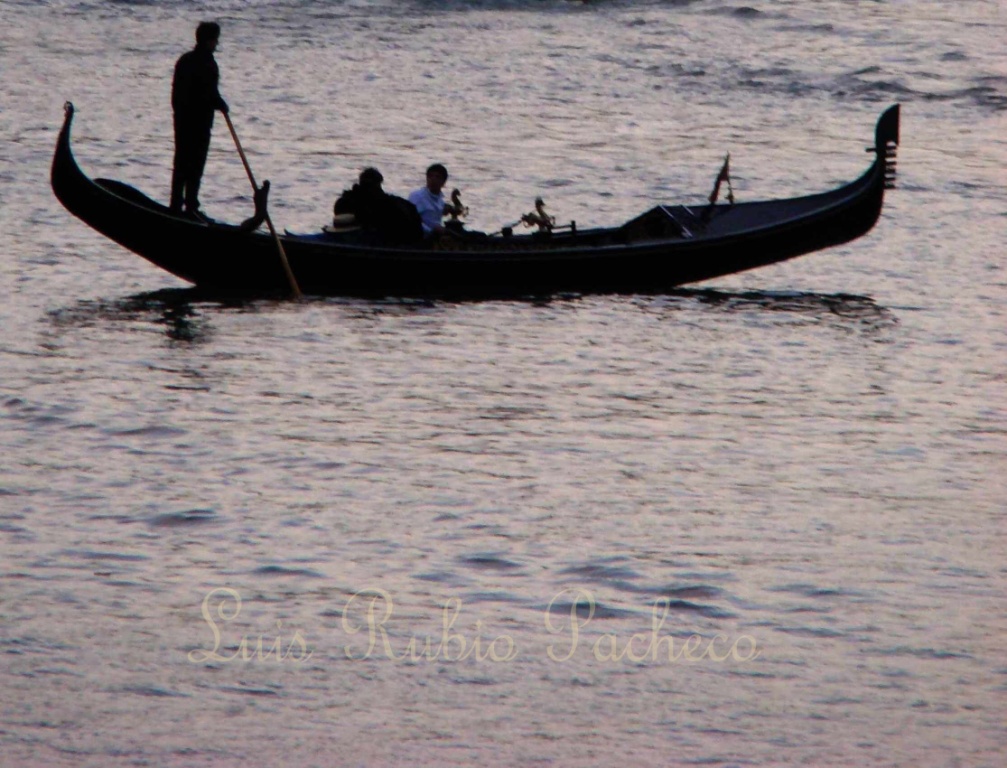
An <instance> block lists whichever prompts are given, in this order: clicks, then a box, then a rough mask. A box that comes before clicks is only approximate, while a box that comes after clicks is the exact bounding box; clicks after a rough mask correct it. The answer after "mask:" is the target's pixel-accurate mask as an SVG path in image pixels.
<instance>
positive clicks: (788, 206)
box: [51, 103, 899, 296]
mask: <svg viewBox="0 0 1007 768" xmlns="http://www.w3.org/2000/svg"><path fill="white" fill-rule="evenodd" d="M73 114H74V109H73V105H72V104H69V103H68V104H67V105H66V110H65V119H64V122H63V128H62V130H61V131H60V134H59V138H58V140H57V143H56V152H55V156H54V158H53V163H52V175H51V181H52V188H53V191H54V193H55V195H56V197H57V198H58V199H59V200H60V202H61V203H62V204H63V205H64V206H65V207H66V208H67V210H69V211H70V212H71V213H72V214H74V215H75V216H77V217H78V218H80V219H81V220H82V221H83V222H84V223H86V224H87V225H88V226H90V227H92V228H93V229H95V230H97V231H98V232H100V233H102V234H103V235H105V236H106V237H108V238H110V239H112V240H114V241H115V242H117V243H119V244H120V245H122V246H124V247H125V248H128V249H129V250H131V251H133V252H134V253H137V254H139V255H140V256H142V257H143V258H145V259H147V260H148V261H150V262H151V263H153V264H155V265H156V266H158V267H160V268H161V269H164V270H166V271H168V272H170V273H171V274H173V275H175V276H177V277H179V278H181V279H182V280H185V281H187V282H189V283H192V284H194V285H196V286H198V287H199V288H201V289H208V290H210V291H221V292H241V293H245V292H247V293H262V294H267V293H282V292H285V291H286V290H287V287H288V276H287V274H286V273H285V271H284V268H283V265H282V263H281V259H280V257H279V255H278V249H277V241H276V239H274V237H271V236H270V235H269V234H268V233H266V232H263V231H260V230H258V229H257V228H256V225H257V224H258V223H259V222H261V219H262V218H263V217H262V213H263V212H264V211H259V212H258V215H257V217H253V219H252V220H250V221H249V222H245V223H244V225H228V224H222V223H218V222H204V221H198V220H194V219H191V218H188V217H186V216H183V215H175V214H173V213H172V212H171V211H169V209H168V208H167V207H166V206H164V205H162V204H160V203H158V202H155V201H154V200H151V199H150V198H148V197H147V196H145V195H144V194H143V193H141V192H139V191H138V190H136V189H135V188H133V187H130V186H128V185H126V184H123V183H121V182H118V181H112V180H108V179H94V180H92V179H90V178H88V177H87V176H86V175H85V174H84V173H83V172H82V171H81V169H80V167H79V166H78V165H77V162H76V160H75V159H74V156H73V151H72V149H71V147H70V128H71V123H72V121H73ZM898 142H899V105H897V104H896V105H894V106H892V107H890V108H889V109H887V110H886V111H885V112H884V113H883V114H882V115H881V117H880V119H879V120H878V123H877V126H876V129H875V139H874V146H873V147H870V148H868V151H872V152H874V160H873V163H872V164H871V166H870V167H869V168H868V169H867V170H866V171H865V172H864V174H863V175H862V176H860V178H858V179H856V180H855V181H852V182H850V183H848V184H846V185H844V186H841V187H839V188H837V189H834V190H832V191H829V192H824V193H820V194H815V195H808V196H804V197H795V198H789V199H783V200H767V201H758V202H738V203H734V202H717V201H716V199H714V200H713V201H712V202H710V203H708V204H707V203H704V204H703V205H701V206H686V205H657V206H655V207H653V208H651V209H650V210H648V211H646V212H644V213H642V214H641V215H639V216H637V217H635V218H633V219H631V220H630V221H627V222H626V223H625V224H622V225H621V226H618V227H607V228H596V229H587V228H578V227H576V226H567V227H565V228H560V227H552V226H550V222H549V220H548V216H547V215H545V212H544V211H543V210H542V209H541V208H539V213H540V214H542V216H541V217H536V216H531V215H529V216H531V218H530V219H529V220H531V221H536V222H537V223H538V224H539V227H538V230H537V231H534V232H528V233H522V234H519V233H516V232H513V231H508V229H504V230H503V231H501V232H499V233H495V234H492V235H487V234H483V233H477V232H467V231H464V230H461V231H458V232H456V233H455V234H454V235H452V236H449V237H444V238H440V239H439V240H438V241H437V242H436V243H435V244H420V245H411V246H391V245H388V244H384V243H382V241H381V239H380V237H379V236H377V235H375V233H372V232H362V231H360V230H354V229H353V228H352V227H351V228H348V229H346V230H345V231H329V232H320V233H311V234H303V235H302V234H294V233H290V232H286V233H284V234H280V235H279V236H278V239H279V241H280V242H282V246H283V251H284V252H285V255H286V258H287V260H288V262H289V266H290V268H291V270H292V272H293V274H294V276H296V281H297V283H298V285H299V286H300V288H301V290H302V291H303V292H304V293H306V294H309V295H346V296H351V295H353V296H375V295H378V296H452V295H454V296H480V295H493V296H506V295H514V296H527V295H551V294H557V293H633V292H641V293H655V292H661V291H664V290H669V289H672V288H674V287H676V286H681V285H685V284H689V283H696V282H700V281H704V280H709V279H711V278H716V277H721V276H723V275H730V274H734V273H736V272H742V271H745V270H750V269H753V268H756V267H761V266H765V265H767V264H774V263H777V262H780V261H784V260H786V259H791V258H793V257H795V256H800V255H802V254H806V253H811V252H814V251H818V250H821V249H823V248H827V247H830V246H834V245H838V244H840V243H846V242H849V241H851V240H853V239H855V238H858V237H860V236H861V235H864V234H865V233H867V232H868V231H870V229H871V228H872V227H873V226H874V224H875V222H876V221H877V219H878V217H879V216H880V214H881V206H882V202H883V199H884V193H885V190H886V189H888V188H891V187H892V186H893V183H894V177H895V155H896V149H897V147H898ZM725 166H726V163H725ZM719 178H720V177H718V179H719ZM259 197H260V196H257V198H259ZM261 197H262V201H263V205H264V196H261ZM711 197H715V196H714V195H711Z"/></svg>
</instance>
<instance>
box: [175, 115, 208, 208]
mask: <svg viewBox="0 0 1007 768" xmlns="http://www.w3.org/2000/svg"><path fill="white" fill-rule="evenodd" d="M212 128H213V113H212V112H211V113H210V115H209V119H206V118H203V117H202V116H201V117H200V118H197V119H192V118H186V117H180V116H179V115H177V114H176V115H175V165H174V169H173V171H172V174H171V209H172V210H173V211H180V210H181V209H182V204H183V203H184V204H185V208H186V210H188V211H195V210H196V209H198V208H199V184H200V182H201V181H202V179H203V168H205V167H206V155H207V153H208V152H209V151H210V131H211V129H212Z"/></svg>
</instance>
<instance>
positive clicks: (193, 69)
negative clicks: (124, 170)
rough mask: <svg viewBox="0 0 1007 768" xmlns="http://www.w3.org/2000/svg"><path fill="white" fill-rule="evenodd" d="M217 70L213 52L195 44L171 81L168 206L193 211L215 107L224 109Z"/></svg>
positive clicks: (184, 57) (182, 60)
mask: <svg viewBox="0 0 1007 768" xmlns="http://www.w3.org/2000/svg"><path fill="white" fill-rule="evenodd" d="M219 81H220V70H219V69H218V68H217V62H216V60H215V59H214V58H213V52H212V51H210V50H207V49H205V48H201V47H200V46H198V45H197V46H196V47H195V48H194V49H193V50H191V51H189V52H188V53H184V54H182V56H181V57H180V58H179V59H178V62H177V63H176V64H175V76H174V78H173V79H172V81H171V109H172V112H173V114H174V123H175V165H174V170H173V172H172V175H171V208H172V209H173V210H181V208H182V204H183V202H184V203H185V207H186V209H188V210H190V211H195V210H196V209H197V208H198V207H199V184H200V181H201V180H202V178H203V168H204V167H205V165H206V155H207V152H209V149H210V131H211V130H212V128H213V113H214V111H215V110H218V109H219V110H221V111H223V112H226V111H227V104H226V103H225V102H224V100H223V99H222V98H221V96H220V92H219V91H218V90H217V86H218V83H219Z"/></svg>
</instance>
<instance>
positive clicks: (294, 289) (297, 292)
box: [224, 112, 301, 299]
mask: <svg viewBox="0 0 1007 768" xmlns="http://www.w3.org/2000/svg"><path fill="white" fill-rule="evenodd" d="M224 119H225V120H226V121H227V127H228V129H230V131H231V138H233V139H234V146H236V147H237V148H238V155H240V156H241V162H242V164H243V165H244V166H245V173H247V174H248V180H249V181H250V182H252V192H253V193H254V192H257V191H258V189H259V187H258V185H257V184H256V183H255V176H253V175H252V166H250V165H249V164H248V158H246V157H245V150H243V149H242V148H241V142H240V141H238V134H237V133H235V131H234V124H233V123H232V122H231V116H230V115H229V114H227V113H226V112H224ZM264 213H265V216H266V226H268V227H269V232H270V234H272V236H273V240H274V241H275V242H276V250H277V251H279V253H280V261H281V262H282V263H283V271H284V272H285V273H286V275H287V282H289V283H290V292H291V293H292V294H293V295H294V298H295V299H299V298H301V289H300V288H299V287H298V285H297V280H296V278H294V273H293V272H292V271H291V269H290V262H289V261H287V254H286V252H285V251H284V250H283V243H281V242H280V236H279V235H277V234H276V230H275V229H274V228H273V220H272V219H270V218H269V211H264Z"/></svg>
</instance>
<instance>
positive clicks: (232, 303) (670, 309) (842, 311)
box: [50, 288, 898, 344]
mask: <svg viewBox="0 0 1007 768" xmlns="http://www.w3.org/2000/svg"><path fill="white" fill-rule="evenodd" d="M584 298H585V297H584V296H582V295H580V294H575V293H566V294H556V295H550V296H525V297H521V298H519V299H512V300H510V301H513V302H524V303H527V304H529V305H533V306H549V305H560V304H575V303H577V302H579V301H581V300H583V299H584ZM605 301H611V302H617V303H627V302H628V303H631V304H634V305H637V306H640V307H643V308H644V309H646V310H648V311H656V312H659V313H677V312H690V311H691V312H699V313H705V312H710V311H714V312H718V313H746V314H747V313H780V314H783V315H786V316H789V317H792V318H798V319H803V320H806V321H808V322H814V323H828V324H833V325H837V326H840V327H845V328H848V329H857V330H860V331H870V330H879V329H882V328H886V327H890V326H892V325H894V324H896V323H897V322H898V321H897V319H896V317H895V315H894V313H893V312H892V311H891V310H890V309H888V308H887V307H884V306H881V305H879V304H877V303H876V302H875V301H874V299H872V298H870V297H868V296H858V295H853V294H844V293H835V294H823V293H808V292H795V291H721V290H716V289H690V288H682V289H677V290H674V291H667V292H661V293H653V294H646V293H634V294H626V295H621V296H612V297H609V298H607V299H605ZM478 303H482V300H480V299H469V300H431V299H412V298H386V299H382V300H370V299H347V298H331V297H330V298H325V297H318V298H314V299H309V300H307V301H306V304H308V305H310V306H319V305H321V306H331V307H332V309H333V311H334V313H338V315H339V317H340V318H341V319H342V320H346V321H348V322H351V323H352V322H353V321H354V320H355V319H359V318H362V317H368V318H370V317H374V316H375V315H382V314H396V315H398V314H402V313H409V312H413V311H423V312H429V311H431V310H434V311H439V312H444V313H450V312H451V311H452V308H453V307H463V306H466V305H469V304H478ZM277 306H280V305H279V304H277V302H276V301H275V300H271V299H261V298H260V299H253V298H249V297H247V296H244V295H240V294H238V295H235V294H229V293H221V292H215V291H206V290H203V289H199V288H167V289H163V290H159V291H152V292H148V293H140V294H136V295H133V296H127V297H124V298H120V299H108V300H104V299H98V300H90V301H78V302H76V303H75V304H73V305H71V306H68V307H63V308H61V309H56V310H53V311H52V312H50V318H51V320H52V321H53V322H54V323H55V324H56V325H59V326H92V325H95V324H97V323H102V322H107V323H116V322H124V321H137V320H144V319H146V320H148V321H149V322H151V323H154V324H157V325H160V326H163V328H164V332H165V334H166V335H167V337H168V338H169V339H170V340H172V341H173V342H183V343H188V344H200V343H205V342H207V341H209V340H210V339H211V338H212V335H213V325H212V317H213V315H214V314H215V313H217V312H221V311H228V312H234V311H238V312H249V313H260V312H268V311H269V309H270V308H271V307H277Z"/></svg>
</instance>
